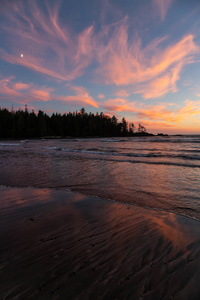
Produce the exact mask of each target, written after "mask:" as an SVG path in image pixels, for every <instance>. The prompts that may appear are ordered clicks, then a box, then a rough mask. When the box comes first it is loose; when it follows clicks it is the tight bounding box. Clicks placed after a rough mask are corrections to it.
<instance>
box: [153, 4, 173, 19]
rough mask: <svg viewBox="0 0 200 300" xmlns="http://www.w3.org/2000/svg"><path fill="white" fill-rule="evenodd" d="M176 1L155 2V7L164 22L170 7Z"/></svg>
mask: <svg viewBox="0 0 200 300" xmlns="http://www.w3.org/2000/svg"><path fill="white" fill-rule="evenodd" d="M173 1H174V0H153V4H154V7H155V8H156V10H157V12H158V14H159V15H160V17H161V20H162V21H163V20H164V19H165V16H166V14H167V12H168V9H169V7H170V5H171V4H172V2H173Z"/></svg>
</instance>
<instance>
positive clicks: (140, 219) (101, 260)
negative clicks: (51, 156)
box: [0, 188, 200, 300]
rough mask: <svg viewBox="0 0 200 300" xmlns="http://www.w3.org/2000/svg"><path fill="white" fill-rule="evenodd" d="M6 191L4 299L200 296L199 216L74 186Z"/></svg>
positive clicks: (0, 268) (1, 256) (1, 205)
mask: <svg viewBox="0 0 200 300" xmlns="http://www.w3.org/2000/svg"><path fill="white" fill-rule="evenodd" d="M0 196H1V197H0V198H1V202H0V226H1V229H2V230H1V232H0V240H1V247H0V276H1V292H0V293H1V298H2V299H15V298H16V299H17V298H19V297H20V299H98V298H101V299H140V298H141V299H181V300H182V299H189V298H190V299H199V297H200V289H199V287H198V282H199V276H200V241H199V236H200V228H199V223H198V222H197V221H194V220H191V219H188V218H185V217H182V216H178V215H175V214H173V213H167V212H164V211H154V210H150V209H143V208H140V207H135V206H131V205H126V204H119V203H112V202H109V201H106V200H103V199H99V198H95V197H86V196H83V195H80V194H78V193H72V192H68V191H56V190H50V189H49V190H48V189H44V190H43V189H9V188H1V189H0Z"/></svg>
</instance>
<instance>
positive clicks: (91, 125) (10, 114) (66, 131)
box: [0, 106, 149, 138]
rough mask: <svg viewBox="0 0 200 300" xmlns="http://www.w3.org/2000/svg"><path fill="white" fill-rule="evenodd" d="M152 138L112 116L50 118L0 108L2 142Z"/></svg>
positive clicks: (142, 129)
mask: <svg viewBox="0 0 200 300" xmlns="http://www.w3.org/2000/svg"><path fill="white" fill-rule="evenodd" d="M134 135H149V133H147V131H146V128H145V127H144V126H142V125H141V124H139V126H138V128H136V127H135V125H134V124H133V123H132V124H129V123H128V122H127V121H126V119H125V118H122V120H121V122H120V121H118V119H117V118H116V117H115V116H114V115H113V116H112V117H110V116H108V115H105V114H104V113H102V112H101V113H100V114H99V113H98V112H97V113H96V114H93V113H91V112H90V113H87V112H86V111H85V109H84V108H82V109H81V110H80V111H79V112H77V111H76V112H68V113H65V114H59V113H53V114H52V115H51V116H49V115H47V114H46V113H44V112H43V111H41V110H39V112H38V113H37V114H36V113H35V112H34V111H31V112H29V111H28V109H27V106H25V109H24V110H22V109H19V110H17V111H14V110H13V109H12V110H11V111H9V110H8V109H6V108H3V109H1V108H0V138H39V137H57V136H60V137H98V136H100V137H111V136H112V137H116V136H134Z"/></svg>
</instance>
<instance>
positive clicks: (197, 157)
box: [42, 147, 200, 160]
mask: <svg viewBox="0 0 200 300" xmlns="http://www.w3.org/2000/svg"><path fill="white" fill-rule="evenodd" d="M42 149H46V150H56V151H63V152H74V153H84V154H94V155H105V156H109V155H112V156H125V157H144V158H145V157H146V158H169V159H185V160H200V155H190V154H166V153H165V154H162V153H161V152H157V153H118V152H114V151H113V150H112V151H108V152H107V151H106V152H105V151H103V150H100V149H98V148H86V149H70V148H60V147H42Z"/></svg>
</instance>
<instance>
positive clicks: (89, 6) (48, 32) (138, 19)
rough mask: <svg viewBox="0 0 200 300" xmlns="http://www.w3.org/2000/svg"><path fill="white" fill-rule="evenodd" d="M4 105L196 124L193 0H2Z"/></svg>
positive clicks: (199, 26) (199, 28)
mask: <svg viewBox="0 0 200 300" xmlns="http://www.w3.org/2000/svg"><path fill="white" fill-rule="evenodd" d="M0 40H1V43H0V107H1V108H8V109H11V108H12V107H14V109H18V108H19V107H20V108H22V109H24V107H25V105H27V106H28V109H29V110H30V111H31V110H32V109H34V111H35V112H37V111H38V110H43V111H45V112H46V113H48V114H49V115H51V114H52V113H53V112H58V113H65V112H68V111H76V110H80V109H81V108H82V107H85V109H86V111H87V112H90V111H91V112H94V113H96V112H97V111H98V112H101V111H103V112H104V113H106V114H109V115H110V116H112V115H113V114H114V115H115V116H116V117H117V118H118V119H119V120H121V118H122V117H123V116H124V117H125V118H126V119H127V121H129V122H133V123H134V124H135V125H137V124H138V122H140V123H141V124H142V125H144V126H146V128H147V130H148V131H149V132H153V133H158V132H163V133H169V134H170V133H172V134H177V133H186V134H190V133H191V134H193V133H198V134H200V1H199V0H85V1H83V0H73V1H71V0H70V1H69V0H63V1H53V0H46V1H44V0H40V1H36V0H29V1H28V0H24V1H20V0H3V1H2V0H1V1H0Z"/></svg>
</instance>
